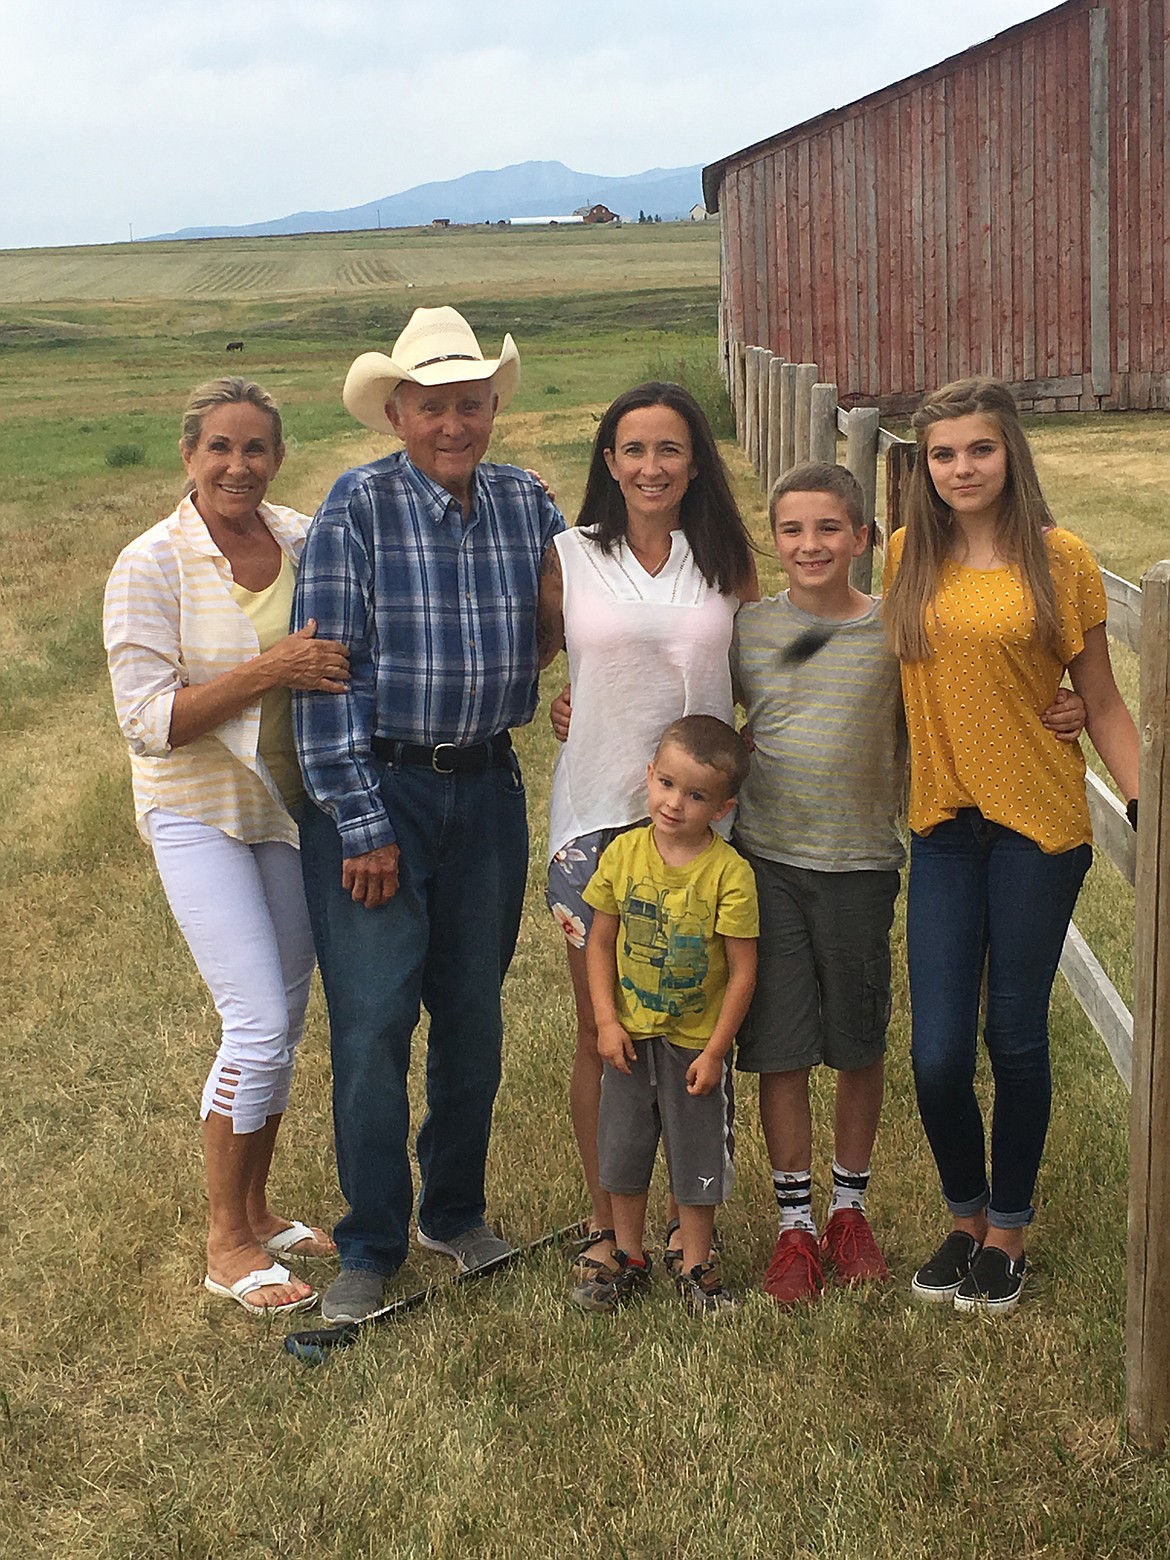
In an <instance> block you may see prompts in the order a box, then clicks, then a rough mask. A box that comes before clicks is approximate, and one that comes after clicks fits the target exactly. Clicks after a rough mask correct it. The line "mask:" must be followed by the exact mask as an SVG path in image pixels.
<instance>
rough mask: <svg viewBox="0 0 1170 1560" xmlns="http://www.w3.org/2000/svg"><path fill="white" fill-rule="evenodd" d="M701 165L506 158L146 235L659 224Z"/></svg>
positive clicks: (691, 193) (687, 201)
mask: <svg viewBox="0 0 1170 1560" xmlns="http://www.w3.org/2000/svg"><path fill="white" fill-rule="evenodd" d="M702 171H703V165H702V163H696V164H695V165H694V166H693V167H690V168H648V169H647V170H646V171H645V172H644V173H631V174H623V175H620V176H618V177H610V176H606V175H602V174H592V173H577V172H576V171H575V170H574V169H572V168H567V167H566V166H565V164H564V163H561V162H538V161H530V162H523V163H511V164H509V165H508V166H507V167H505V168H488V169H480V170H478V171H477V172H475V173H465V174H462V175H461V176H460V177H459V178H456V179H440V180H433V181H431V182H430V183H427V184H416V185H414V186H412V188H410V189H408V190H402V191H400V192H399V193H398V194H397V195H385V196H383V197H382V198H381V199H380V200H371V201H366V202H365V203H364V204H362V205H360V206H347V207H344V208H342V209H340V210H337V211H296V212H292V213H291V214H290V215H288V216H285V217H275V218H272V219H270V220H269V221H266V222H251V223H247V224H245V225H243V226H235V227H232V226H227V225H222V226H209V227H188V228H180V229H179V230H178V231H177V232H174V233H153V234H151V239H152V240H158V239H176V238H259V237H264V236H266V235H270V234H278V233H341V232H347V231H350V230H353V229H362V228H380V227H381V228H394V227H419V226H425V225H426V224H427V223H430V222H432V221H434V220H435V219H436V218H447V219H448V220H449V221H451V222H453V223H463V222H472V223H475V222H501V221H507V220H508V219H509V218H512V217H542V216H549V217H558V216H567V215H568V214H569V213H570V212H571V211H573V210H574V208H576V207H578V206H582V205H586V204H588V205H596V204H598V203H600V204H603V205H606V206H609V208H610V209H611V210H612V211H615V212H617V214H618V216H620V217H624V218H627V219H634V218H636V217H637V215H638V213H639V212H641V211H644V212H645V213H646V214H647V215H648V216H659V217H661V218H662V219H663V221H664V222H667V221H672V220H675V219H677V218H681V217H686V216H688V215H689V213H690V209H691V207H692V206H694V205H695V204H696V203H698V202H699V201H701V200H702V198H703V195H702V179H701V175H702Z"/></svg>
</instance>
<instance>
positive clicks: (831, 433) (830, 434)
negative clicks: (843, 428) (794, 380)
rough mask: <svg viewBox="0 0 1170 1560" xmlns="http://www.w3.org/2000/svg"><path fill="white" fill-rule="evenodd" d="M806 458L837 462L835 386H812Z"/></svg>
mask: <svg viewBox="0 0 1170 1560" xmlns="http://www.w3.org/2000/svg"><path fill="white" fill-rule="evenodd" d="M808 458H809V460H815V461H823V462H824V463H825V464H826V465H828V466H835V465H836V464H837V386H836V385H829V384H816V385H814V386H813V387H812V396H811V398H810V401H809V413H808Z"/></svg>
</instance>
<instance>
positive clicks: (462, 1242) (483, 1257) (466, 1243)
mask: <svg viewBox="0 0 1170 1560" xmlns="http://www.w3.org/2000/svg"><path fill="white" fill-rule="evenodd" d="M418 1243H419V1245H420V1246H425V1247H426V1248H427V1250H428V1251H439V1252H441V1253H442V1254H443V1256H445V1257H454V1258H455V1268H456V1271H457V1272H459V1273H473V1272H475V1270H476V1269H477V1268H483V1267H491V1265H492V1263H494V1262H501V1261H503V1259H504V1258H505V1257H510V1256H511V1255H512V1252H513V1250H514V1249H515V1248H514V1247H512V1246H509V1244H508V1242H507V1241H506V1240H501V1239H500V1237H499V1236H498V1235H497V1234H495V1232H494V1231H492V1230H489V1229H488V1227H487V1225H486V1224H475V1225H473V1226H472V1227H471V1229H469V1230H464V1231H463V1233H462V1235H453V1236H452V1237H451V1239H450V1240H435V1239H434V1238H433V1236H430V1235H427V1234H426V1233H425V1232H424V1231H423V1230H419V1232H418Z"/></svg>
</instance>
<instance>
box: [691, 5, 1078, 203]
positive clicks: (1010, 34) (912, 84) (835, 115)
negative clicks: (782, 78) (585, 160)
mask: <svg viewBox="0 0 1170 1560" xmlns="http://www.w3.org/2000/svg"><path fill="white" fill-rule="evenodd" d="M1103 3H1104V0H1063V4H1060V5H1056V6H1053V7H1051V8H1050V9H1049V10H1047V11H1042V12H1041V13H1040V15H1039V16H1033V17H1031V18H1030V19H1029V20H1028V21H1026V22H1018V23H1017V24H1016V25H1015V26H1014V27H1008V28H1006V29H1005V30H1004V31H1003V32H1001V33H996V34H995V36H994V37H992V38H988V39H987V40H986V42H984V43H977V44H974V45H973V46H972V47H971V48H969V49H964V50H963V51H962V52H961V53H959V54H952V55H950V56H949V57H948V58H947V59H945V60H940V61H939V63H938V64H937V65H928V66H927V67H926V68H925V69H924V70H919V71H915V73H914V75H912V76H906V77H904V78H903V79H902V80H901V81H895V82H893V83H892V84H891V85H890V86H888V87H879V88H878V90H877V91H876V92H870V93H868V94H867V95H866V96H865V97H861V98H857V99H856V100H855V101H854V102H852V103H847V104H846V105H845V107H844V108H830V109H827V110H826V111H825V112H824V113H823V114H817V115H816V116H815V117H814V118H812V119H806V120H804V122H803V123H802V124H799V125H793V126H792V127H791V129H789V130H781V131H780V132H779V133H778V134H777V135H772V136H769V137H768V138H767V139H766V140H764V141H756V142H755V144H754V145H752V146H745V147H744V148H743V150H742V151H739V152H730V153H729V154H728V155H727V156H726V157H721V158H720V159H719V161H718V162H713V163H709V164H708V165H707V167H705V168H704V169H703V198H704V200H705V201H706V202H707V210H708V211H718V210H719V190H720V186H721V185H722V183H723V175H724V172H725V171H726V169H727V167H728V166H729V164H731V163H734V162H739V161H741V160H745V161H746V160H750V159H751V158H753V157H756V156H758V155H759V154H760V153H761V152H771V151H774V150H776V148H778V147H781V146H783V145H785V143H786V142H789V141H796V140H800V139H801V138H802V137H804V136H807V135H813V134H815V133H816V132H818V131H820V130H824V129H826V128H828V127H829V126H830V125H832V124H834V123H835V122H838V121H841V120H845V119H849V118H852V117H853V116H854V115H857V114H862V113H865V112H867V111H868V110H869V109H871V108H876V107H878V106H879V105H881V104H883V103H889V102H892V101H893V100H894V99H896V98H899V97H901V96H903V95H904V94H905V93H907V92H912V91H915V90H917V88H919V87H921V86H923V85H925V84H926V83H927V82H930V81H933V80H937V79H938V78H939V77H941V76H946V75H948V74H949V73H950V72H951V71H952V70H954V68H955V66H956V65H957V63H958V62H959V61H960V60H962V61H964V63H968V62H970V61H972V60H975V59H977V58H978V57H979V56H980V55H991V54H995V53H998V52H999V51H1000V50H1001V49H1003V48H1005V47H1009V46H1010V45H1011V44H1012V43H1013V42H1014V41H1015V40H1016V39H1017V38H1021V37H1024V36H1025V35H1026V34H1028V33H1031V32H1042V31H1043V30H1044V28H1046V27H1048V26H1050V25H1051V23H1052V19H1053V17H1056V16H1064V15H1066V14H1068V13H1070V12H1073V11H1084V10H1090V11H1091V10H1093V9H1095V8H1096V7H1097V6H1099V5H1102V4H1103Z"/></svg>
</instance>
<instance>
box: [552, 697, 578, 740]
mask: <svg viewBox="0 0 1170 1560" xmlns="http://www.w3.org/2000/svg"><path fill="white" fill-rule="evenodd" d="M572 694H573V690H572V688H571V687H570V686H569V684H568V683H566V684H565V686H564V687H563V688H562V689H561V691H560V693H558V694H557V696H556V698H555V699H554V700H553V701H552V703H551V704H550V705H549V707H548V720H549V725H550V726H551V727H552V729H553V736H554V737H555V738H556V739H557V741H558V742H567V741H568V740H569V723H570V722H571V721H572V719H573V699H572Z"/></svg>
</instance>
